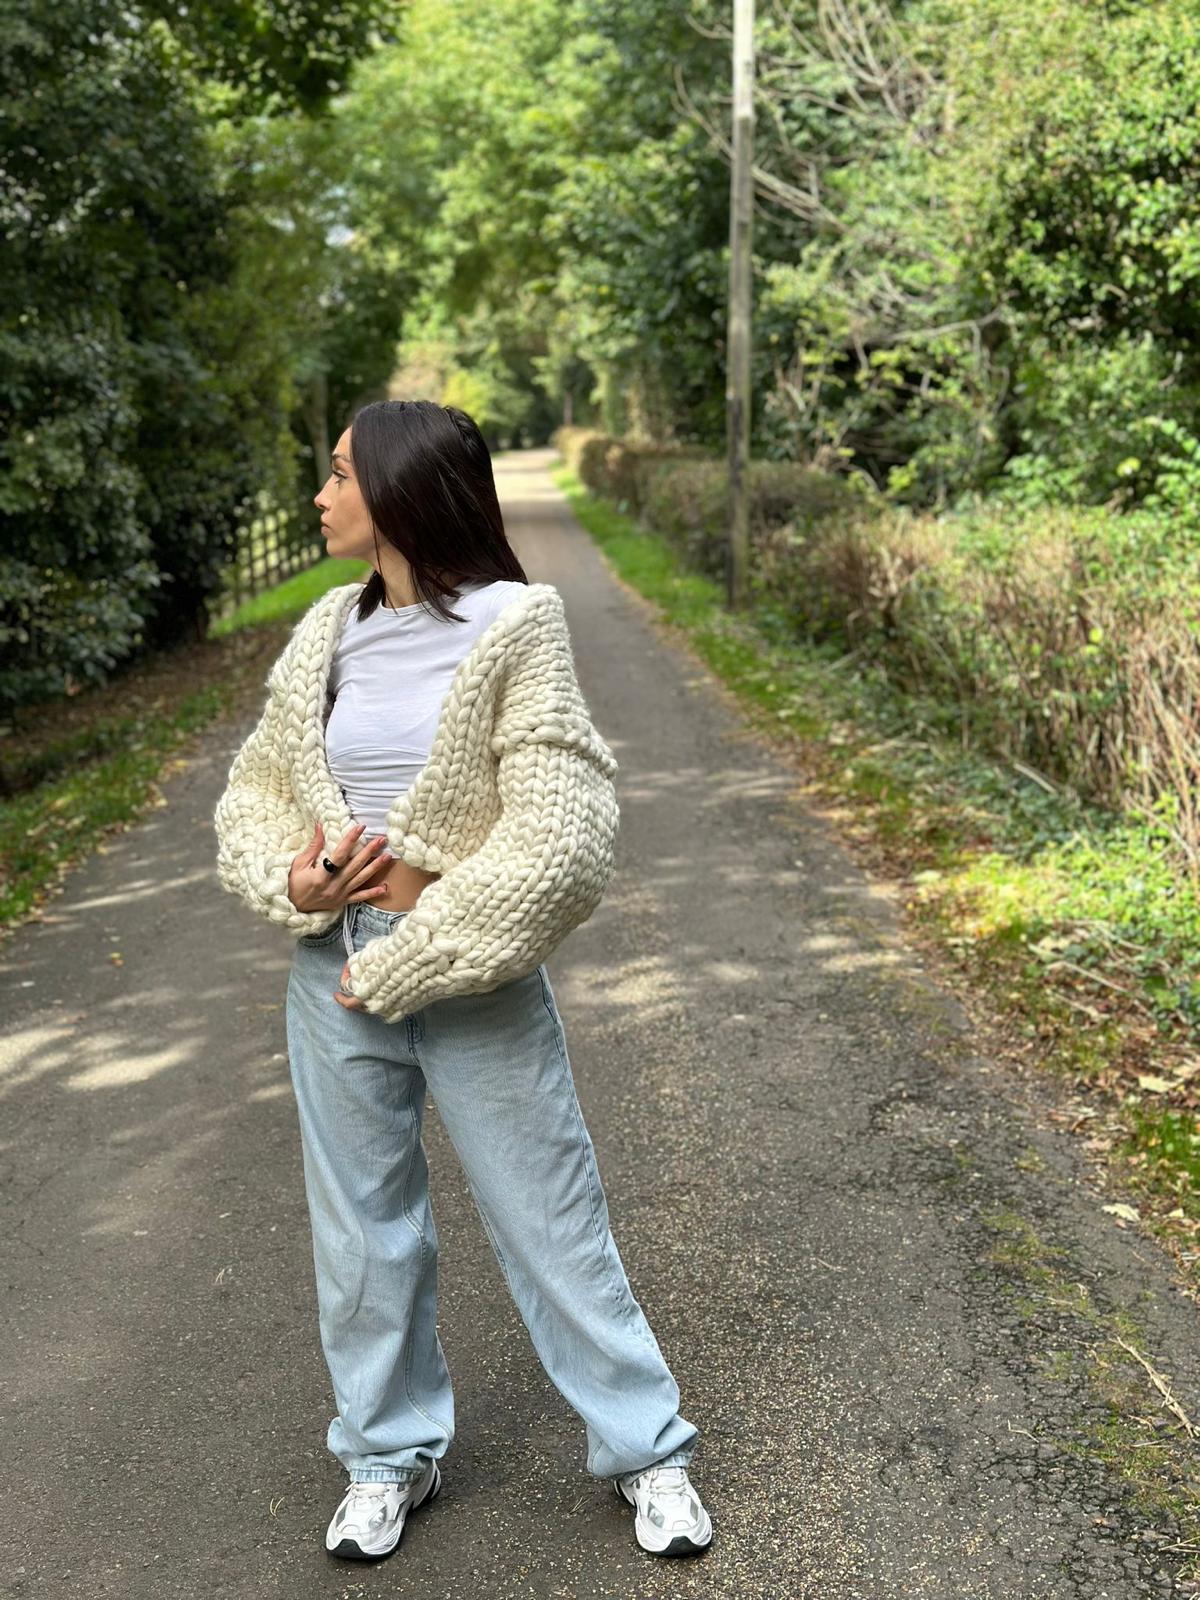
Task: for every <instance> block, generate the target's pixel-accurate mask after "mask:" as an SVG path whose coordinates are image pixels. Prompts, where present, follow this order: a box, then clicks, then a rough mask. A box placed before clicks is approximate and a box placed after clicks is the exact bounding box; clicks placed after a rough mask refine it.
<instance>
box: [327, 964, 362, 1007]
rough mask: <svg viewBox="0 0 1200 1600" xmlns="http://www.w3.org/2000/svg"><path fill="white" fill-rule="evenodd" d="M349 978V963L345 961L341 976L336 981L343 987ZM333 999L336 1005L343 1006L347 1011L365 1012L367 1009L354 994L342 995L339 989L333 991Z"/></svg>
mask: <svg viewBox="0 0 1200 1600" xmlns="http://www.w3.org/2000/svg"><path fill="white" fill-rule="evenodd" d="M349 978H350V963H349V962H348V961H347V963H346V965H345V966H344V967H343V968H342V975H341V977H340V978H339V979H338V982H339V983H340V984H342V985H345V984H346V983H347V982H348V981H349ZM333 998H334V999H335V1000H336V1001H337V1003H338V1005H340V1006H345V1008H346V1010H347V1011H365V1010H366V1009H367V1008H366V1006H364V1005H363V1003H362V1001H361V1000H360V999H359V998H358V996H357V995H356V994H343V993H342V991H341V989H335V990H334V991H333Z"/></svg>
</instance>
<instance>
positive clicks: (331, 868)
mask: <svg viewBox="0 0 1200 1600" xmlns="http://www.w3.org/2000/svg"><path fill="white" fill-rule="evenodd" d="M321 865H322V866H323V867H324V868H325V871H326V872H337V870H338V868H337V866H336V865H335V864H334V863H333V862H332V861H330V859H329V857H328V856H326V857H325V858H324V859H323V860H322V862H321Z"/></svg>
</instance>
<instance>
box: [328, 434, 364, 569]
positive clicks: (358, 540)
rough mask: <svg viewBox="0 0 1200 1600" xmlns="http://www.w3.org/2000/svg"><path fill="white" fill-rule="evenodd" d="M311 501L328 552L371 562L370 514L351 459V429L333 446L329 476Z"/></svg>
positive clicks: (332, 554)
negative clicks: (319, 518)
mask: <svg viewBox="0 0 1200 1600" xmlns="http://www.w3.org/2000/svg"><path fill="white" fill-rule="evenodd" d="M313 504H314V505H315V506H316V507H317V508H318V510H319V511H320V513H321V532H322V533H323V534H324V536H325V548H326V552H327V554H329V555H331V556H339V557H343V558H348V559H350V560H357V561H370V562H372V563H373V562H374V559H375V540H374V537H373V535H372V532H371V518H370V516H369V515H368V513H367V508H366V506H365V505H364V504H363V497H362V491H361V490H360V489H359V486H358V479H357V478H356V477H355V475H354V462H353V461H352V460H351V459H350V429H349V428H347V429H346V431H345V432H344V433H343V434H342V436H341V438H340V439H339V440H338V442H337V444H336V445H334V447H333V459H332V466H331V469H330V473H329V477H328V478H327V479H326V480H325V483H324V485H323V487H322V488H321V491H320V493H319V494H316V495H314V496H313Z"/></svg>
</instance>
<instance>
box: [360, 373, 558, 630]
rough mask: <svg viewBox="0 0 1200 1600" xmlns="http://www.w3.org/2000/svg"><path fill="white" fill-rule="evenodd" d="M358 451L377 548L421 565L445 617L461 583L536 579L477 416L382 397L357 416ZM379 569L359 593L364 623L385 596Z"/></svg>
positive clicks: (432, 601)
mask: <svg viewBox="0 0 1200 1600" xmlns="http://www.w3.org/2000/svg"><path fill="white" fill-rule="evenodd" d="M350 452H351V459H352V461H353V464H354V472H355V476H356V477H357V479H358V483H359V488H360V489H361V490H362V497H363V504H364V505H365V506H366V508H367V513H368V515H369V516H370V518H371V522H372V524H373V531H374V534H375V553H376V557H378V554H379V541H380V539H386V540H387V542H388V544H390V545H391V546H392V547H393V549H395V550H398V551H399V552H400V554H401V555H402V556H403V557H404V559H405V561H407V562H408V564H409V566H410V567H411V568H412V581H413V588H414V590H415V591H416V593H417V596H418V597H419V600H420V601H421V602H424V603H425V604H426V605H428V606H430V607H432V609H433V610H434V612H436V614H437V615H438V616H439V617H441V618H442V619H443V620H444V621H448V622H465V621H466V618H465V617H460V616H458V615H457V613H455V612H454V611H452V610H451V609H450V607H449V605H447V603H446V600H445V598H444V597H445V596H447V595H449V596H450V597H451V599H454V600H457V599H458V597H459V589H458V587H457V585H458V584H461V583H462V582H464V581H466V582H471V581H475V582H479V583H492V582H494V581H495V580H497V579H500V578H510V579H515V580H516V581H517V582H520V583H528V582H529V579H528V577H527V576H526V574H525V569H524V568H523V567H522V565H521V563H520V562H519V561H518V560H517V556H516V552H515V551H514V550H513V548H512V546H511V545H510V544H509V542H508V535H507V534H506V533H505V531H504V518H503V517H502V516H501V514H500V501H499V499H498V498H497V495H496V480H495V478H494V476H493V474H492V457H491V454H490V452H489V451H488V447H487V444H486V443H485V442H484V438H483V435H482V434H481V433H480V431H479V429H478V428H477V427H476V425H475V423H474V421H473V420H472V419H471V418H470V417H469V416H468V415H467V413H466V412H465V411H460V410H459V409H458V407H457V406H439V405H438V404H437V403H436V402H435V401H433V400H373V401H372V402H371V403H370V404H369V405H365V406H363V408H362V410H361V411H358V412H356V413H355V415H354V417H353V419H352V421H351V423H350ZM384 596H385V590H384V585H383V579H382V577H381V576H380V574H379V572H378V571H375V572H372V574H371V576H370V577H369V578H368V579H367V583H366V586H365V588H364V589H363V592H362V594H361V596H360V597H359V600H358V616H359V620H360V621H361V620H362V619H363V618H364V617H369V616H370V614H371V612H372V611H374V610H375V608H376V606H378V605H379V604H380V603H381V601H382V600H383V599H384Z"/></svg>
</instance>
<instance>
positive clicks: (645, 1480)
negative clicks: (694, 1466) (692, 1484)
mask: <svg viewBox="0 0 1200 1600" xmlns="http://www.w3.org/2000/svg"><path fill="white" fill-rule="evenodd" d="M627 1481H628V1482H631V1483H633V1482H636V1483H641V1484H645V1486H646V1488H647V1489H649V1490H650V1491H651V1492H652V1493H653V1494H686V1493H687V1491H688V1485H687V1469H686V1467H647V1468H646V1469H645V1470H644V1471H643V1472H638V1473H635V1474H634V1476H633V1478H632V1479H629V1480H627Z"/></svg>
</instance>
